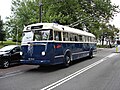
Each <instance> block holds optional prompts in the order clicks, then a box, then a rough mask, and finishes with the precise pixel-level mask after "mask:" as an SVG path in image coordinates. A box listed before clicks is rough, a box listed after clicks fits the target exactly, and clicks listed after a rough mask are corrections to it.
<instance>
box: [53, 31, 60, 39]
mask: <svg viewBox="0 0 120 90" xmlns="http://www.w3.org/2000/svg"><path fill="white" fill-rule="evenodd" d="M54 40H56V41H62V39H61V32H59V31H54Z"/></svg>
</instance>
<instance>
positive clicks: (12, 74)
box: [0, 72, 24, 79]
mask: <svg viewBox="0 0 120 90" xmlns="http://www.w3.org/2000/svg"><path fill="white" fill-rule="evenodd" d="M22 73H24V72H16V73H11V74H5V75H4V76H1V77H0V79H4V78H7V77H12V76H16V75H19V74H22Z"/></svg>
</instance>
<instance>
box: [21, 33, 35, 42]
mask: <svg viewBox="0 0 120 90" xmlns="http://www.w3.org/2000/svg"><path fill="white" fill-rule="evenodd" d="M33 35H34V33H33V32H32V31H25V32H24V33H23V38H22V43H27V42H29V41H32V40H33Z"/></svg>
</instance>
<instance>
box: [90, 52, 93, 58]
mask: <svg viewBox="0 0 120 90" xmlns="http://www.w3.org/2000/svg"><path fill="white" fill-rule="evenodd" d="M89 58H93V51H92V50H91V51H90V53H89Z"/></svg>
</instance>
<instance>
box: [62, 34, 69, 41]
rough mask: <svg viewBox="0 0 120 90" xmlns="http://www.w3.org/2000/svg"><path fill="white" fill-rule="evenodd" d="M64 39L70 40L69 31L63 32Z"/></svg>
mask: <svg viewBox="0 0 120 90" xmlns="http://www.w3.org/2000/svg"><path fill="white" fill-rule="evenodd" d="M63 41H69V35H68V33H67V32H63Z"/></svg>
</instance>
